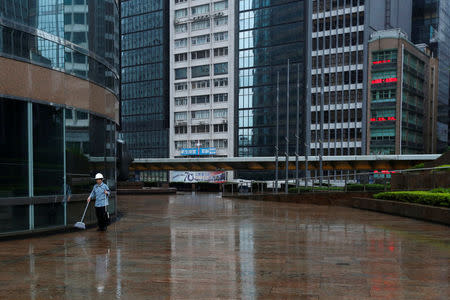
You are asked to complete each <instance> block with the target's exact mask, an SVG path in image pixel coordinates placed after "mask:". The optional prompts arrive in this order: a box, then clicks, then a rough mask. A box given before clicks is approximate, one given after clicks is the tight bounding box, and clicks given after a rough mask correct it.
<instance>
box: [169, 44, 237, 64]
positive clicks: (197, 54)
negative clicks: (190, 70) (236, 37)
mask: <svg viewBox="0 0 450 300" xmlns="http://www.w3.org/2000/svg"><path fill="white" fill-rule="evenodd" d="M190 54H191V59H192V60H195V59H205V58H209V57H210V55H211V50H209V49H207V50H200V51H194V52H191V53H190ZM213 54H214V57H220V56H227V55H228V47H221V48H214V49H213ZM187 60H188V53H187V52H184V53H178V54H175V62H181V61H187Z"/></svg>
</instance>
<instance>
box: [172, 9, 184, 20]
mask: <svg viewBox="0 0 450 300" xmlns="http://www.w3.org/2000/svg"><path fill="white" fill-rule="evenodd" d="M186 16H187V9H186V8H183V9H177V10H176V11H175V19H180V18H184V17H186Z"/></svg>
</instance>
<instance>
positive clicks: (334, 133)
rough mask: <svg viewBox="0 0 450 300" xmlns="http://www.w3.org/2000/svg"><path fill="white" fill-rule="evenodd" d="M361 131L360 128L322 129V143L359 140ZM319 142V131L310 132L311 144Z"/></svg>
mask: <svg viewBox="0 0 450 300" xmlns="http://www.w3.org/2000/svg"><path fill="white" fill-rule="evenodd" d="M361 138H362V129H361V128H344V129H330V130H329V129H324V130H323V140H322V142H328V141H330V140H331V141H338V142H339V141H340V140H344V141H348V140H349V139H350V140H355V139H357V140H361ZM315 142H320V130H311V143H315Z"/></svg>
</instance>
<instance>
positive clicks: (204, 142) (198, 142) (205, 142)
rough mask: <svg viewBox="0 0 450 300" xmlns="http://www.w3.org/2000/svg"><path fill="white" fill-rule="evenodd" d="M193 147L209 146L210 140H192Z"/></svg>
mask: <svg viewBox="0 0 450 300" xmlns="http://www.w3.org/2000/svg"><path fill="white" fill-rule="evenodd" d="M191 147H209V140H196V141H191Z"/></svg>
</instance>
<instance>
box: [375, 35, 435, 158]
mask: <svg viewBox="0 0 450 300" xmlns="http://www.w3.org/2000/svg"><path fill="white" fill-rule="evenodd" d="M368 51H369V65H368V70H369V77H368V82H369V84H368V89H367V91H368V95H367V97H368V105H367V116H368V121H367V137H368V142H367V153H368V154H372V155H376V154H423V153H435V152H436V146H437V145H436V142H437V137H436V120H437V117H438V113H437V108H438V105H437V104H438V100H437V99H438V98H437V96H438V89H437V88H438V61H437V59H436V58H433V57H432V56H431V51H430V49H429V48H428V47H427V46H426V45H425V44H422V45H419V46H414V45H413V44H412V43H411V42H410V41H409V40H408V39H407V36H406V34H405V33H403V32H401V31H400V30H385V31H378V32H375V33H373V34H372V36H371V40H370V41H369V45H368Z"/></svg>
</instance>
